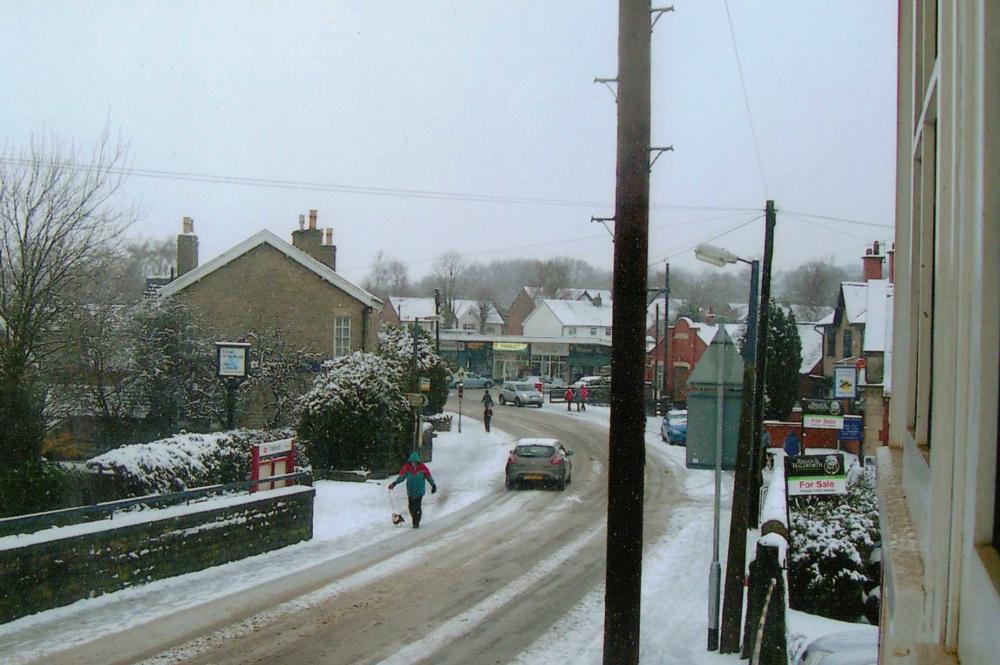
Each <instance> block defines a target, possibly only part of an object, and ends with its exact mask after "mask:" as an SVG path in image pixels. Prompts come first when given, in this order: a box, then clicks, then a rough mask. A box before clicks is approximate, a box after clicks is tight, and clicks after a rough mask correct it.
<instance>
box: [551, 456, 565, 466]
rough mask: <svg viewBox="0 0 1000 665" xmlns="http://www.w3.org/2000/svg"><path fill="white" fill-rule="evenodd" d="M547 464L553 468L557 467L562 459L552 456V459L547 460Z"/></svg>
mask: <svg viewBox="0 0 1000 665" xmlns="http://www.w3.org/2000/svg"><path fill="white" fill-rule="evenodd" d="M549 464H552V465H554V466H559V465H560V464H562V457H559V455H553V456H552V459H550V460H549Z"/></svg>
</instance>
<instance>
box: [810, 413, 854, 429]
mask: <svg viewBox="0 0 1000 665" xmlns="http://www.w3.org/2000/svg"><path fill="white" fill-rule="evenodd" d="M802 426H803V427H812V428H815V429H844V416H824V415H818V414H814V413H807V414H805V415H804V416H802Z"/></svg>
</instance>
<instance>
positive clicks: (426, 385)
mask: <svg viewBox="0 0 1000 665" xmlns="http://www.w3.org/2000/svg"><path fill="white" fill-rule="evenodd" d="M430 391H431V380H430V379H428V378H427V377H424V376H422V377H420V392H422V393H429V392H430Z"/></svg>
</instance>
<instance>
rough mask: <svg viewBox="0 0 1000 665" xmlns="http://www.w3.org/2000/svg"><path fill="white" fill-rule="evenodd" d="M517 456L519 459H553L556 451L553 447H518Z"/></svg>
mask: <svg viewBox="0 0 1000 665" xmlns="http://www.w3.org/2000/svg"><path fill="white" fill-rule="evenodd" d="M516 454H517V456H518V457H552V456H553V455H555V454H556V449H555V448H553V447H552V446H518V447H517V450H516Z"/></svg>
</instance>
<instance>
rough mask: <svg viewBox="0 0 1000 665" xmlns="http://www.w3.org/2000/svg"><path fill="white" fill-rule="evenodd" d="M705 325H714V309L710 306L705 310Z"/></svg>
mask: <svg viewBox="0 0 1000 665" xmlns="http://www.w3.org/2000/svg"><path fill="white" fill-rule="evenodd" d="M705 325H708V326H714V325H715V310H714V309H712V308H711V307H709V308H708V311H707V312H705Z"/></svg>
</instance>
